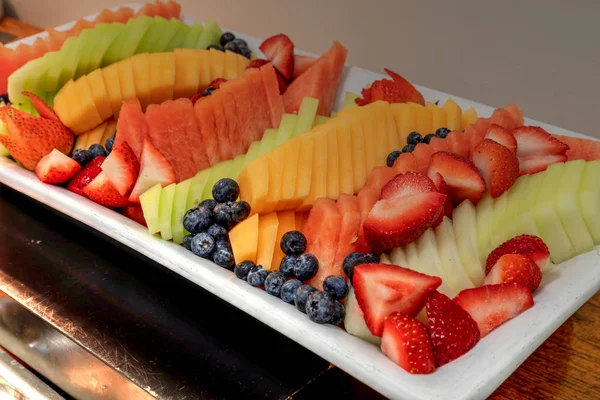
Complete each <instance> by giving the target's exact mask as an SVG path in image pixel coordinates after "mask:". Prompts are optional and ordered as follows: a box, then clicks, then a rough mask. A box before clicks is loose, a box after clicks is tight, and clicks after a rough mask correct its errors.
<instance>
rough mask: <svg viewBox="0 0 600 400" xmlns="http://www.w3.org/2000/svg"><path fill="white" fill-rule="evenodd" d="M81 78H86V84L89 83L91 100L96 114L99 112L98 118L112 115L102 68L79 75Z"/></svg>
mask: <svg viewBox="0 0 600 400" xmlns="http://www.w3.org/2000/svg"><path fill="white" fill-rule="evenodd" d="M81 79H85V80H87V84H88V85H89V87H90V90H91V93H92V101H93V102H94V104H95V105H96V109H97V110H98V114H100V119H102V120H103V121H104V120H106V119H107V118H110V116H111V115H113V111H112V108H111V104H110V98H109V96H108V92H107V91H106V86H105V84H104V77H103V76H102V70H100V69H97V70H94V71H93V72H92V73H90V74H89V75H86V76H83V77H81Z"/></svg>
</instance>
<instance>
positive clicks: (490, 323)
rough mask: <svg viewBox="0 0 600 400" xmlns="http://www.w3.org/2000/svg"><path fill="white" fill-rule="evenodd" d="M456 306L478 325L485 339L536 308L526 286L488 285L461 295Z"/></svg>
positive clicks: (516, 284) (468, 290) (466, 290)
mask: <svg viewBox="0 0 600 400" xmlns="http://www.w3.org/2000/svg"><path fill="white" fill-rule="evenodd" d="M454 302H455V303H456V304H458V305H459V306H460V307H462V308H463V309H464V310H466V311H467V312H468V313H469V315H470V316H471V317H472V318H473V319H474V320H475V322H476V323H477V327H478V328H479V333H480V335H481V337H484V336H485V335H487V334H488V333H490V332H491V331H492V330H494V329H495V328H496V327H497V326H499V325H501V324H503V323H504V322H506V321H508V320H509V319H511V318H514V317H516V316H517V315H519V314H521V313H522V312H523V311H525V310H527V309H529V308H531V307H532V306H533V297H532V296H531V292H530V291H529V289H528V288H527V286H525V285H521V284H519V283H514V282H513V283H502V284H500V285H484V286H480V287H477V288H474V289H465V290H463V291H462V292H460V293H459V294H458V295H457V296H456V298H455V299H454Z"/></svg>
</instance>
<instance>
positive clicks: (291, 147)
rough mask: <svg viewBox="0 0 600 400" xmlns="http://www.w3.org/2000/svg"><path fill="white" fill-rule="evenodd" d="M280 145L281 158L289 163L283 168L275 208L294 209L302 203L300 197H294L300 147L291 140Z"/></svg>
mask: <svg viewBox="0 0 600 400" xmlns="http://www.w3.org/2000/svg"><path fill="white" fill-rule="evenodd" d="M282 146H283V148H284V151H283V158H284V160H285V162H286V163H288V164H289V167H288V168H285V169H284V170H283V174H282V178H281V190H280V193H281V196H280V198H279V201H278V202H277V206H276V208H277V209H278V210H295V209H296V208H298V207H299V206H300V205H301V204H302V198H300V199H299V198H298V197H296V189H297V178H298V173H299V159H300V152H301V148H300V147H299V146H298V145H297V144H296V143H293V142H287V143H284V144H283V145H282ZM294 166H295V168H294ZM309 171H310V169H309Z"/></svg>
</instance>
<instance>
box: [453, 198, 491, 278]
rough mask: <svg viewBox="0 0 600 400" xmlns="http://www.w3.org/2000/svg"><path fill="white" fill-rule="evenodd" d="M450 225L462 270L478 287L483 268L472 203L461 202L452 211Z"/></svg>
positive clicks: (482, 276) (482, 275)
mask: <svg viewBox="0 0 600 400" xmlns="http://www.w3.org/2000/svg"><path fill="white" fill-rule="evenodd" d="M452 225H453V228H454V238H455V240H456V248H457V249H458V254H459V256H460V260H461V261H462V265H463V268H464V270H465V272H466V273H467V276H468V277H469V279H470V280H471V282H473V284H475V286H480V285H481V284H482V283H483V278H484V268H483V266H482V264H481V258H480V257H479V250H478V249H477V221H476V211H475V206H474V205H473V203H471V202H470V201H463V202H462V203H460V205H459V206H458V207H456V208H455V209H454V212H453V213H452Z"/></svg>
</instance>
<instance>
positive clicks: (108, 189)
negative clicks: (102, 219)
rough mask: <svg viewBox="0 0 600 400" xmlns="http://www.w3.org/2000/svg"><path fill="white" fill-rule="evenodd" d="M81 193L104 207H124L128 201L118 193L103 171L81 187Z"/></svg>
mask: <svg viewBox="0 0 600 400" xmlns="http://www.w3.org/2000/svg"><path fill="white" fill-rule="evenodd" d="M83 193H84V194H85V195H86V196H87V197H88V198H89V199H90V200H92V201H94V202H96V203H98V204H101V205H103V206H106V207H115V208H120V207H126V206H127V205H128V203H129V200H128V199H127V197H125V196H123V195H121V194H120V193H119V191H118V190H117V188H116V187H115V186H114V185H113V184H112V183H111V181H110V180H109V179H108V176H107V175H106V172H104V171H102V172H100V173H99V174H98V176H96V177H95V178H94V180H92V181H91V182H90V183H89V184H88V185H87V186H85V187H84V188H83Z"/></svg>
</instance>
